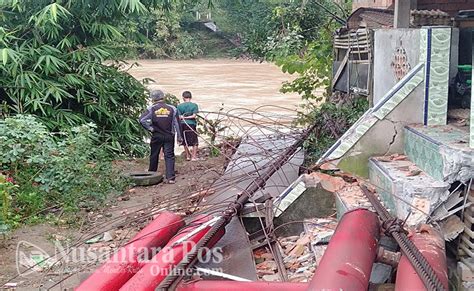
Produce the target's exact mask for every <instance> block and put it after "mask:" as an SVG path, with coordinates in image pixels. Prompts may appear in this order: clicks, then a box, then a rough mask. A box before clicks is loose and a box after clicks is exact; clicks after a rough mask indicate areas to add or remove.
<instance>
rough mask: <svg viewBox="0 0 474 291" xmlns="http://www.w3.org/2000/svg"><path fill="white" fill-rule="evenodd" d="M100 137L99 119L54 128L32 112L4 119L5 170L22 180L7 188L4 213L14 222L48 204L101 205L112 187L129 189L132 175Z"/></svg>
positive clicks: (0, 152)
mask: <svg viewBox="0 0 474 291" xmlns="http://www.w3.org/2000/svg"><path fill="white" fill-rule="evenodd" d="M98 140H99V138H98V136H97V133H96V132H95V126H94V125H93V124H86V125H82V126H79V127H74V128H72V129H71V130H70V131H68V132H61V133H51V132H50V131H48V129H47V128H46V126H45V125H43V124H42V123H41V122H39V121H38V120H37V119H36V118H35V117H33V116H30V115H17V116H15V117H9V118H6V119H4V120H1V121H0V165H1V170H2V171H3V173H4V176H7V177H8V178H9V179H10V181H13V184H14V185H15V186H16V188H14V189H11V188H10V190H9V191H8V193H7V194H8V196H10V197H11V199H9V201H10V202H9V203H8V204H7V203H5V202H0V203H2V204H1V206H2V207H1V208H2V209H4V211H5V213H8V214H7V215H6V216H4V217H3V219H4V220H6V221H7V223H9V224H14V223H15V222H17V221H18V220H21V219H23V218H26V217H31V216H33V217H34V216H38V215H40V214H46V213H44V212H43V210H44V209H46V208H54V209H56V210H59V209H63V210H66V211H76V210H78V209H79V208H82V207H95V206H98V205H100V203H101V202H103V201H104V200H105V198H106V197H107V195H108V194H110V193H111V192H113V191H121V190H123V189H124V187H125V186H126V181H125V180H124V179H122V178H121V177H120V175H118V173H116V172H115V171H114V170H113V169H112V163H111V161H108V160H107V159H106V158H105V157H106V154H105V150H104V149H103V148H102V147H101V146H99V145H98ZM0 183H1V180H0ZM2 189H3V188H0V193H1V191H2ZM12 190H14V191H12ZM4 192H5V191H4ZM7 194H5V193H3V196H5V197H6V196H7ZM2 201H7V200H6V199H3V200H2Z"/></svg>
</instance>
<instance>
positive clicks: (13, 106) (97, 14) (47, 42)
mask: <svg viewBox="0 0 474 291" xmlns="http://www.w3.org/2000/svg"><path fill="white" fill-rule="evenodd" d="M193 2H194V1H190V0H181V1H178V0H101V1H93V0H57V1H51V0H0V104H2V107H1V108H2V109H3V110H2V114H3V115H9V114H10V115H11V114H23V113H29V114H34V115H37V116H39V117H40V118H41V120H42V121H43V122H44V124H45V125H47V127H48V128H49V129H51V130H53V131H59V130H61V129H63V128H70V127H72V126H78V125H81V124H85V123H89V122H93V123H95V124H96V125H97V129H98V131H99V135H100V137H101V139H102V141H103V142H106V146H107V147H108V149H109V150H110V151H112V152H116V153H127V154H136V153H139V152H141V151H143V145H142V142H141V141H142V137H143V131H142V129H141V128H140V126H139V125H138V123H137V122H136V118H137V116H138V115H139V113H140V111H141V110H142V109H143V108H144V106H145V105H146V98H145V96H146V95H145V87H144V86H143V84H142V83H140V82H138V81H137V80H136V79H134V78H133V77H132V76H130V75H129V74H128V73H127V72H125V71H123V70H121V65H123V64H122V63H120V62H119V59H120V56H122V55H123V49H124V46H122V45H121V43H124V42H125V41H126V37H125V36H126V34H127V31H124V26H123V25H121V24H123V23H124V21H125V19H127V18H128V17H131V16H133V15H139V14H142V13H145V12H146V11H147V10H148V9H160V10H162V11H165V12H166V13H167V12H169V11H171V10H172V9H173V8H174V7H176V5H178V4H179V5H191V4H192V3H193Z"/></svg>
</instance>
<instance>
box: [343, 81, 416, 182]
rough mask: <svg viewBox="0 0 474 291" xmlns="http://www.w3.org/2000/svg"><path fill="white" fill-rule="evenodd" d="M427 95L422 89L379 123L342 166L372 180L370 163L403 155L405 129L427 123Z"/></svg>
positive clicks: (349, 153) (345, 158) (350, 153)
mask: <svg viewBox="0 0 474 291" xmlns="http://www.w3.org/2000/svg"><path fill="white" fill-rule="evenodd" d="M422 91H423V88H422V86H418V87H417V88H416V89H415V90H414V91H413V93H412V94H410V96H408V98H406V99H405V100H404V101H402V102H401V103H400V105H398V107H397V108H395V109H394V110H393V111H392V112H391V113H389V114H388V115H387V116H386V117H385V119H383V120H380V121H379V122H377V123H376V124H375V125H374V126H373V127H372V128H371V129H370V130H369V131H368V132H367V133H366V134H365V135H364V136H363V137H362V138H361V139H360V140H359V141H358V142H357V143H356V144H355V145H354V147H353V148H352V149H350V150H349V151H348V153H347V154H346V155H345V156H344V157H342V158H341V160H340V161H339V163H338V166H339V167H340V168H341V169H343V170H345V171H348V172H350V173H354V174H356V175H359V176H361V177H367V176H368V173H369V171H368V163H367V161H368V159H369V158H370V157H372V156H383V155H387V154H393V153H403V146H404V144H403V140H404V130H403V128H404V126H405V125H406V124H410V123H422V122H423V114H422V113H421V112H423V106H424V100H423V98H419V96H420V95H419V93H420V92H422Z"/></svg>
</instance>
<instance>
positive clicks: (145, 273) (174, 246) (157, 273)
mask: <svg viewBox="0 0 474 291" xmlns="http://www.w3.org/2000/svg"><path fill="white" fill-rule="evenodd" d="M210 219H211V218H210V217H208V216H207V217H199V218H198V219H197V220H195V221H193V222H191V223H190V226H188V227H185V228H184V229H182V230H181V231H180V233H179V234H178V235H176V236H175V237H174V238H173V239H172V240H170V241H169V242H168V244H167V245H166V246H165V247H164V248H163V249H162V250H161V251H160V252H159V253H158V254H157V255H156V256H154V257H153V258H152V259H151V260H150V261H149V262H147V263H146V264H145V266H143V268H141V269H140V270H139V271H138V272H137V273H136V274H135V275H134V276H133V277H132V278H131V279H130V280H128V281H127V283H125V284H124V285H123V286H122V288H120V291H125V290H129V291H154V290H155V288H156V287H157V286H158V285H159V284H160V283H161V281H163V280H164V279H165V278H166V276H167V275H168V274H169V273H170V272H171V271H172V270H173V268H174V267H175V266H176V265H178V264H179V263H180V262H181V261H182V260H183V258H184V257H185V256H186V254H187V253H189V252H190V251H191V250H192V248H193V246H194V245H196V244H197V242H199V240H200V239H201V238H202V237H203V236H204V235H206V233H208V232H209V230H210V229H211V226H207V227H205V228H203V229H201V230H200V231H198V232H196V233H194V234H193V235H191V236H190V237H188V238H187V239H186V240H184V241H183V242H181V243H176V242H177V241H180V240H181V238H183V237H186V236H188V234H189V233H190V232H192V231H193V230H195V229H196V228H198V227H200V226H201V225H202V224H203V223H205V222H206V221H209V220H210ZM223 235H224V229H221V230H219V231H218V232H217V233H216V236H215V237H214V239H212V240H211V241H210V242H209V244H208V245H207V247H209V248H211V247H212V246H214V245H215V244H216V243H217V241H219V240H220V239H221V237H222V236H223Z"/></svg>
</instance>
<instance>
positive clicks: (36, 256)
mask: <svg viewBox="0 0 474 291" xmlns="http://www.w3.org/2000/svg"><path fill="white" fill-rule="evenodd" d="M195 245H196V244H195V243H194V242H190V241H185V242H183V243H180V244H179V245H178V246H176V245H175V246H173V247H164V248H160V247H156V248H153V247H152V248H144V247H136V246H135V245H134V243H131V244H128V245H126V246H125V247H122V248H119V249H118V250H111V249H110V248H109V247H107V246H104V247H102V248H92V247H90V246H80V247H70V246H69V245H68V244H66V245H62V244H61V243H60V242H58V241H56V242H55V244H54V252H52V253H48V252H46V251H45V250H44V249H42V248H41V247H39V246H37V245H35V244H33V243H31V242H28V241H20V242H18V244H17V248H16V268H17V272H18V275H20V276H22V277H28V276H30V275H33V274H35V273H40V272H47V271H48V270H52V269H54V268H58V267H60V266H64V265H67V266H69V267H72V268H74V267H75V266H78V270H79V269H81V268H80V267H79V266H83V265H84V264H90V265H94V264H95V265H97V266H99V265H101V264H103V263H105V262H106V261H107V262H109V263H116V264H123V263H126V262H129V263H135V264H136V263H138V266H139V267H142V266H143V265H145V264H146V263H148V262H154V261H160V262H164V263H169V264H172V265H174V263H176V262H174V258H175V257H176V256H178V255H179V254H183V253H189V252H190V251H192V250H193V248H194V247H195ZM178 252H179V253H178ZM180 257H181V256H180ZM223 259H224V255H223V251H222V248H220V247H214V248H201V249H199V251H198V255H197V261H198V262H199V263H201V264H219V263H221V262H222V261H223ZM114 270H115V271H116V270H119V268H110V271H111V272H113V271H114ZM152 271H153V272H155V273H157V272H168V271H170V270H168V269H166V270H165V269H163V270H156V268H155V269H152ZM216 271H218V270H216ZM152 275H153V274H152Z"/></svg>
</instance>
